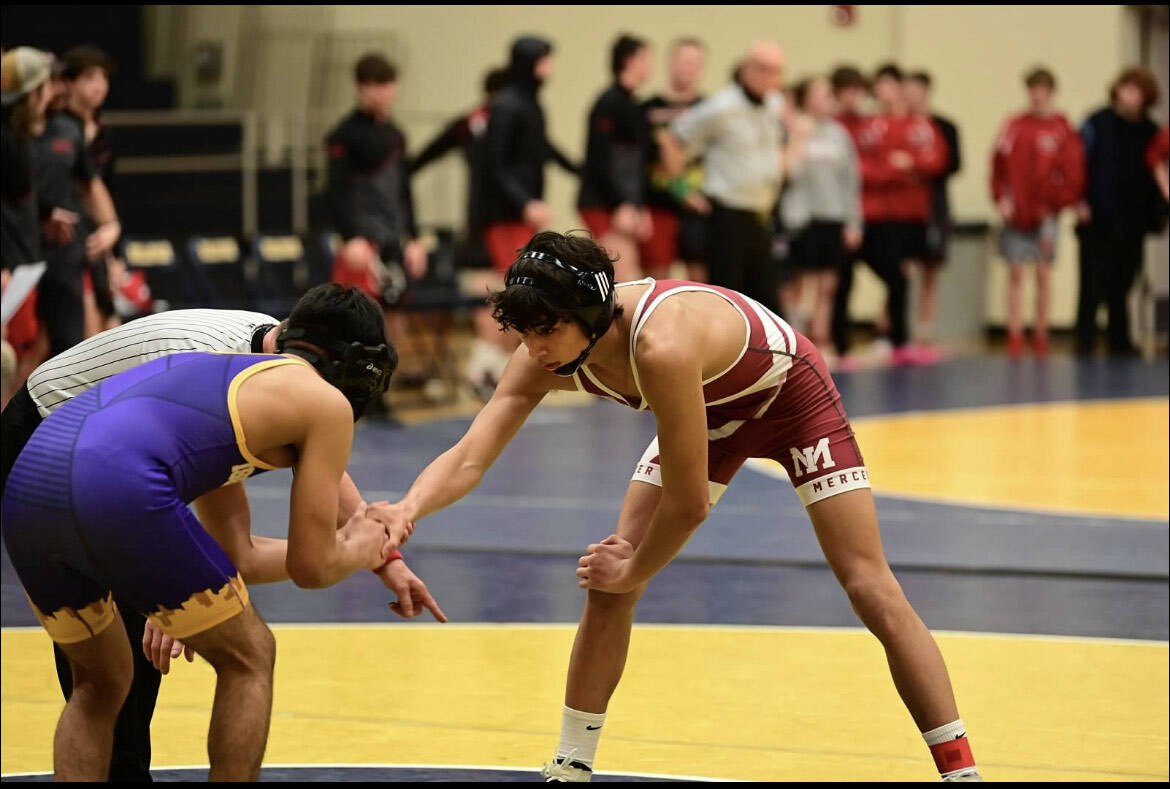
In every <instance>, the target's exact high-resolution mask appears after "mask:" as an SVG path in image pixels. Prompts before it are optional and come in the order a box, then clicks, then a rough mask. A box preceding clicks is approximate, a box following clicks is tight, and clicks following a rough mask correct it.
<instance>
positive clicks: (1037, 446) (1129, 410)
mask: <svg viewBox="0 0 1170 789" xmlns="http://www.w3.org/2000/svg"><path fill="white" fill-rule="evenodd" d="M853 428H854V432H855V433H856V434H857V441H858V444H859V445H860V446H861V454H862V456H863V457H864V458H865V465H866V468H867V469H868V470H869V478H870V481H871V482H872V483H873V487H874V490H875V491H877V492H878V493H884V494H888V495H891V496H905V497H909V498H924V499H932V500H940V501H951V502H955V503H959V504H975V505H985V506H995V507H1006V508H1013V507H1021V508H1029V509H1044V510H1052V511H1057V512H1072V513H1085V514H1101V515H1124V516H1131V517H1142V518H1166V517H1168V513H1170V482H1168V481H1167V480H1168V478H1170V443H1168V440H1167V438H1168V433H1170V401H1168V400H1167V399H1166V398H1164V397H1163V398H1142V399H1135V400H1110V401H1102V402H1083V401H1082V402H1076V403H1044V404H1037V405H1023V406H1005V407H995V408H975V409H964V410H955V411H930V412H914V413H908V414H897V415H894V416H882V417H865V418H860V419H855V420H853ZM751 466H752V467H753V468H756V469H757V470H760V471H764V472H765V473H778V474H783V469H782V468H781V467H780V465H779V464H778V463H773V462H772V461H751Z"/></svg>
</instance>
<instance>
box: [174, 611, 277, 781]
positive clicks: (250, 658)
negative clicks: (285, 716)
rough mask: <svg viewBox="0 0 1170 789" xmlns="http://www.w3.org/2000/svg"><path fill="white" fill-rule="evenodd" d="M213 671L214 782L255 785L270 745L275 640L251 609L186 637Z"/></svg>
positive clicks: (210, 752) (210, 742)
mask: <svg viewBox="0 0 1170 789" xmlns="http://www.w3.org/2000/svg"><path fill="white" fill-rule="evenodd" d="M184 641H185V642H186V643H187V644H189V645H190V646H192V647H194V648H195V651H196V652H197V653H198V654H199V655H200V656H201V657H203V658H204V659H206V660H207V662H208V663H210V664H211V665H212V667H213V668H214V669H215V674H216V682H215V704H214V706H213V707H212V709H211V727H210V729H209V730H208V733H207V756H208V759H209V761H210V763H211V774H210V776H209V777H210V779H211V780H212V781H255V780H256V779H257V778H259V776H260V762H261V760H263V758H264V748H265V746H266V745H267V744H268V724H269V722H270V720H271V718H272V672H273V665H274V663H275V661H276V639H274V638H273V636H272V631H271V630H269V629H268V626H267V625H265V624H264V622H263V621H261V619H260V615H259V614H257V613H256V609H254V608H252V607H251V606H248V608H247V609H245V610H244V611H243V613H241V614H239V615H237V616H234V617H232V618H231V619H229V620H228V621H226V622H223V623H222V624H219V625H216V626H215V627H213V628H211V629H210V630H205V631H203V632H202V633H199V634H198V635H194V636H190V637H189V638H186V639H184Z"/></svg>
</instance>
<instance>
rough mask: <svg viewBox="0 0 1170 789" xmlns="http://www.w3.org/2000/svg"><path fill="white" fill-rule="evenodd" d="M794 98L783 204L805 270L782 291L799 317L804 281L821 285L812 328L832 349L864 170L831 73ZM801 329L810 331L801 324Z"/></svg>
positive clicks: (857, 228) (857, 226) (795, 256)
mask: <svg viewBox="0 0 1170 789" xmlns="http://www.w3.org/2000/svg"><path fill="white" fill-rule="evenodd" d="M794 99H795V103H796V106H797V108H798V109H799V110H800V114H799V115H797V116H796V118H795V120H794V122H793V124H792V125H793V127H794V128H792V129H790V130H789V139H790V142H789V146H788V151H787V155H786V157H785V179H786V181H787V191H785V193H784V199H783V200H782V201H781V203H780V212H781V216H782V218H783V221H784V227H785V229H786V230H788V231H790V232H793V233H795V236H794V238H793V240H792V245H791V252H790V256H789V257H790V260H791V261H792V264H793V267H794V268H795V269H796V273H797V277H796V279H794V280H793V282H792V284H790V285H788V286H786V287H785V288H784V290H783V291H781V295H782V299H783V301H784V302H785V303H784V310H785V314H787V315H788V316H789V319H790V320H791V319H792V318H793V317H795V316H796V315H797V314H798V312H799V305H800V303H801V295H802V291H803V289H804V285H805V284H806V283H807V284H808V285H809V286H810V287H811V288H812V289H813V293H814V300H813V309H812V315H811V318H810V319H809V321H808V326H807V334H808V338H809V339H810V340H812V341H813V344H814V345H816V346H817V347H820V348H825V349H826V351H827V349H828V348H829V345H830V337H829V335H830V327H831V324H832V311H833V297H834V295H835V291H836V289H837V273H838V272H839V271H840V270H841V269H842V268H843V266H844V264H845V263H844V262H845V256H846V252H847V251H849V252H852V251H853V250H856V249H857V248H858V247H859V246H860V245H861V174H860V171H859V165H858V162H857V149H856V148H855V147H854V145H853V140H852V139H851V138H850V136H849V132H848V131H847V130H846V129H845V127H844V126H842V125H841V124H840V123H838V122H837V121H835V120H833V113H834V111H835V109H836V105H835V103H834V101H833V88H832V84H831V83H830V81H829V78H828V77H824V76H818V77H813V78H811V79H807V80H805V81H803V82H801V83H800V84H798V85H797V86H796V90H795V92H794ZM797 330H798V331H804V329H802V328H801V327H800V326H797Z"/></svg>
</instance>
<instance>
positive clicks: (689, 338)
mask: <svg viewBox="0 0 1170 789" xmlns="http://www.w3.org/2000/svg"><path fill="white" fill-rule="evenodd" d="M702 335H703V321H702V320H701V316H700V315H699V314H698V313H697V311H696V310H695V308H694V307H693V306H692V305H690V304H688V303H687V302H686V301H685V300H684V299H677V298H676V299H667V300H665V301H663V302H662V303H661V304H660V305H658V307H657V308H656V309H655V310H654V312H653V313H652V314H651V316H650V318H649V319H648V320H647V321H646V322H645V323H644V324H643V325H642V329H641V331H639V332H638V344H637V346H636V347H635V349H634V361H635V362H636V363H637V365H638V370H639V372H647V371H649V372H654V371H661V372H663V373H669V372H672V371H678V370H687V369H692V368H693V369H701V368H702V360H701V359H700V358H699V354H698V353H696V349H697V348H698V347H699V343H700V340H701V339H702Z"/></svg>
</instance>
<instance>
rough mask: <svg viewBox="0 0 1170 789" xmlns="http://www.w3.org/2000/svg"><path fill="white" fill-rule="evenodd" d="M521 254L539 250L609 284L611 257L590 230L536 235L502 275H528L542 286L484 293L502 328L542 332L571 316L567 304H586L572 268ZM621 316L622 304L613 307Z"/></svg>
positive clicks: (519, 287)
mask: <svg viewBox="0 0 1170 789" xmlns="http://www.w3.org/2000/svg"><path fill="white" fill-rule="evenodd" d="M526 252H543V253H545V254H546V255H552V256H553V257H555V258H556V259H557V260H560V261H561V262H563V263H567V264H569V265H570V266H576V267H577V268H579V269H584V270H586V271H601V272H604V273H605V276H606V278H608V279H609V281H610V284H611V285H612V284H613V277H614V274H613V263H614V260H615V259H614V258H611V257H610V256H609V253H608V252H607V251H606V250H605V249H604V248H603V247H601V246H599V245H598V244H597V242H595V241H594V240H593V237H592V236H591V235H589V233H587V232H586V231H584V230H571V231H569V232H568V233H554V232H552V231H545V232H543V233H537V234H536V235H534V236H533V237H532V238H531V239H530V240H529V241H528V243H527V244H525V245H524V248H523V249H522V250H520V251H519V253H518V254H517V257H518V258H519V259H518V260H517V261H516V262H515V263H513V264H512V265H511V266H510V267H509V268H508V275H507V276H508V277H509V278H510V277H513V276H522V277H530V278H532V279H534V280H536V281H537V282H539V283H541V287H538V288H533V287H528V286H527V285H512V286H510V287H507V288H505V289H504V290H501V291H497V292H494V293H492V294H490V295H489V296H488V304H490V305H491V307H492V317H493V318H494V319H495V321H496V323H498V324H500V329H501V330H506V329H515V330H516V331H518V332H520V333H521V334H528V333H529V332H536V333H537V334H547V333H548V332H551V331H552V330H553V328H554V327H555V326H556V325H557V324H558V323H560V322H561V321H572V320H575V318H574V316H573V314H572V312H570V310H571V309H572V308H574V307H579V306H586V305H588V304H590V303H591V302H590V301H589V299H588V295H587V294H585V293H583V292H582V291H581V290H580V289H579V288H578V287H577V286H576V278H575V277H574V276H573V274H572V273H571V272H568V271H563V270H561V269H559V268H556V267H555V266H550V265H548V264H547V263H541V262H540V261H537V260H531V259H528V260H525V259H523V256H524V253H526ZM621 314H622V308H621V307H617V308H615V310H614V318H615V319H616V318H617V317H618V316H620V315H621Z"/></svg>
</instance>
